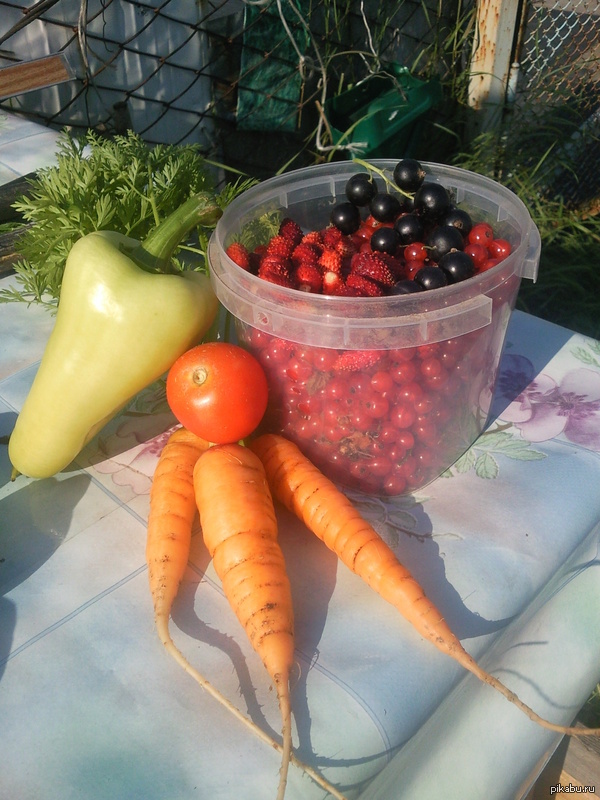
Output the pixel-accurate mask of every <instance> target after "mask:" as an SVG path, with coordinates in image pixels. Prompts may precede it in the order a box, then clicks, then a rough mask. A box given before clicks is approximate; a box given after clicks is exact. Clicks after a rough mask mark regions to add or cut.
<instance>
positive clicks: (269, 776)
mask: <svg viewBox="0 0 600 800" xmlns="http://www.w3.org/2000/svg"><path fill="white" fill-rule="evenodd" d="M10 281H14V277H12V278H5V279H4V282H10ZM51 327H52V318H51V317H50V316H49V315H48V314H47V312H45V311H42V310H41V309H38V308H36V307H33V306H32V307H29V308H28V307H26V306H24V305H15V304H9V305H3V306H0V435H4V436H6V435H8V434H9V433H10V430H11V429H12V425H13V424H14V420H15V417H16V414H17V412H18V410H19V408H20V406H21V404H22V402H23V400H24V398H25V396H26V393H27V390H28V387H29V385H30V384H31V381H32V379H33V375H34V373H35V370H36V368H37V364H38V361H39V358H40V356H41V353H42V350H43V346H44V343H45V341H46V338H47V336H48V334H49V332H50V329H51ZM489 402H490V403H491V408H492V418H491V419H492V421H491V422H490V424H489V425H488V427H487V429H486V431H485V432H484V433H483V434H482V435H481V436H480V438H479V439H478V440H477V441H476V443H475V444H474V445H473V447H472V448H471V449H470V450H469V451H468V452H467V453H466V454H465V455H464V456H463V457H462V458H461V459H460V460H459V461H458V462H457V463H456V464H455V465H454V466H453V467H452V468H451V469H450V470H448V472H447V474H446V475H444V476H442V477H440V478H439V479H438V480H436V481H435V482H434V483H432V484H430V485H429V486H427V487H426V488H425V489H423V490H421V491H420V492H419V493H418V494H415V495H411V496H408V497H403V498H399V499H396V500H390V501H387V502H383V501H380V500H367V499H365V498H364V497H359V496H356V497H353V499H354V500H355V502H356V503H357V504H358V505H359V506H360V508H361V510H362V511H363V513H364V514H365V515H366V516H367V517H369V518H370V519H371V520H372V521H373V524H374V525H375V527H376V528H377V529H378V530H379V532H380V533H381V534H382V536H384V538H386V540H387V541H388V542H389V543H390V544H391V545H392V547H393V548H394V549H395V550H396V552H397V553H398V555H399V557H400V558H401V559H402V560H403V561H404V562H405V563H406V564H407V566H408V567H409V568H410V569H411V570H412V571H413V572H414V573H415V575H416V576H417V578H418V579H419V580H420V581H421V582H422V583H423V585H424V586H425V589H426V591H427V593H428V594H429V595H430V596H431V597H432V599H433V600H434V602H435V603H436V604H437V605H438V606H439V607H440V608H441V609H442V610H443V612H444V614H445V616H446V618H447V620H448V622H449V623H450V625H451V626H452V627H453V628H454V629H455V630H456V632H457V633H458V634H459V636H460V637H461V639H462V641H463V643H464V645H465V647H466V648H467V649H468V650H469V651H470V652H471V653H472V654H473V655H475V656H476V657H477V658H480V659H481V660H482V662H483V664H484V666H486V667H487V668H489V669H490V670H492V671H493V672H494V673H495V674H497V675H498V676H499V677H500V678H501V679H503V680H504V681H505V682H506V683H507V684H508V685H509V686H510V687H511V688H513V689H515V690H516V691H517V692H518V693H519V695H520V696H521V697H522V698H523V699H524V700H525V701H526V702H528V703H529V704H530V705H531V706H533V707H534V708H535V710H536V711H538V712H539V713H540V714H542V715H543V716H547V717H549V718H551V719H553V720H554V721H558V722H562V723H564V724H568V723H570V722H571V721H572V719H573V718H574V717H575V715H576V713H577V711H578V709H579V708H580V706H581V705H582V704H583V702H584V701H585V699H586V698H587V696H588V695H589V692H590V691H591V689H592V687H593V686H594V685H595V682H596V681H597V680H598V679H599V678H600V667H599V664H600V628H599V626H598V625H597V618H598V613H599V611H600V575H599V572H598V563H599V561H598V535H599V532H600V496H599V493H598V487H599V486H600V344H599V343H598V342H596V341H593V340H590V339H587V338H585V337H583V336H579V335H575V334H573V333H571V332H570V331H567V330H565V329H563V328H558V327H556V326H553V325H551V324H549V323H545V322H542V321H540V320H538V319H535V318H534V317H531V316H528V315H525V314H522V313H518V312H517V313H515V314H514V315H513V318H512V320H511V323H510V327H509V333H508V340H507V345H506V349H505V353H504V357H503V360H502V366H501V375H500V382H499V388H498V392H497V393H496V395H495V397H494V398H489ZM65 413H68V409H66V412H65ZM174 424H175V422H174V419H173V417H172V416H171V414H170V412H169V410H168V408H167V406H166V403H165V397H164V388H163V386H162V384H161V382H158V383H157V384H155V385H153V386H152V387H150V388H149V389H148V390H147V391H145V392H143V393H142V394H140V395H139V396H138V397H137V398H136V400H135V401H134V403H133V404H132V405H131V406H130V407H129V408H127V409H126V410H125V411H124V412H123V413H122V414H121V415H120V416H119V417H118V418H116V419H115V420H113V421H112V422H111V423H110V424H109V425H108V426H107V427H106V428H105V429H104V430H103V431H102V432H101V433H100V435H99V436H98V438H97V439H96V440H94V441H93V442H92V443H90V445H89V446H88V447H87V448H86V449H85V450H84V451H83V452H82V454H81V455H80V457H79V458H78V459H77V462H76V463H74V464H72V465H71V466H70V467H69V468H68V469H66V470H65V471H64V472H63V473H61V474H60V475H57V476H56V477H55V478H51V479H48V480H44V481H32V480H29V479H26V478H24V477H19V478H18V479H17V480H15V481H14V482H11V481H10V465H9V462H8V456H7V451H6V447H5V446H2V447H0V590H1V596H0V719H1V720H2V725H1V726H0V751H1V752H2V754H3V759H2V761H3V766H2V769H1V770H0V796H2V797H19V798H20V800H30V799H31V800H33V798H36V800H37V798H40V797H43V798H44V800H71V799H73V800H74V798H82V797H85V798H86V800H109V798H110V800H113V799H114V798H115V797H119V798H121V797H122V798H144V800H165V798H169V800H189V799H190V798H193V797H199V798H211V799H212V798H216V799H217V800H219V799H220V798H222V799H223V800H230V799H231V800H234V799H235V800H237V798H241V797H243V798H244V800H259V798H260V800H263V799H264V798H265V797H270V796H274V790H275V785H276V778H277V770H278V766H279V757H278V755H277V754H276V753H275V752H271V751H270V749H269V748H268V747H266V746H265V745H264V744H263V743H262V742H259V741H258V740H256V741H255V740H254V739H253V738H252V737H251V736H250V735H249V734H248V733H246V731H245V730H244V729H243V727H242V726H241V725H240V724H239V722H237V720H235V719H233V718H231V717H230V715H229V714H228V712H226V711H223V710H222V709H221V708H220V707H219V706H217V704H216V703H215V702H214V700H213V699H212V698H210V697H208V696H207V695H206V694H205V693H203V692H202V690H200V689H199V687H198V686H197V685H196V684H195V683H194V682H193V681H191V679H190V678H189V677H188V676H187V675H186V674H185V673H184V672H183V671H182V670H181V669H180V668H179V667H178V666H177V665H176V664H175V663H174V662H173V661H172V660H171V659H169V657H168V656H167V655H166V653H165V652H164V651H163V648H162V647H161V645H160V642H159V640H158V637H157V636H156V634H155V631H154V628H153V620H152V611H151V603H150V598H149V593H148V587H147V576H146V568H145V563H144V547H145V523H146V519H147V513H148V492H149V487H150V481H151V476H152V474H153V470H154V467H155V464H156V460H157V458H158V454H159V452H160V449H161V447H162V445H163V444H164V441H165V439H166V436H167V433H168V431H169V430H171V429H172V427H173V426H174ZM279 521H280V528H281V542H282V547H283V548H284V552H285V556H286V561H287V563H288V565H289V570H290V576H291V580H292V589H293V594H294V602H295V610H296V630H297V662H298V674H297V676H296V678H295V682H294V697H293V702H294V725H295V727H294V743H295V747H296V749H297V752H298V755H299V756H300V757H301V758H303V759H304V760H305V761H307V762H309V763H310V764H311V765H313V766H314V767H315V768H316V769H318V770H320V771H321V772H322V773H323V774H324V775H326V777H327V778H328V780H330V781H331V782H333V783H334V784H336V785H337V786H339V788H340V789H341V790H342V791H343V792H344V793H345V795H346V796H347V797H348V798H359V797H360V798H363V799H365V800H391V799H392V798H402V800H408V799H409V798H410V799H411V800H412V798H415V800H417V798H418V800H429V799H430V800H438V798H440V797H444V798H461V800H465V799H468V798H473V800H481V798H482V797H486V798H488V799H492V798H497V799H498V800H508V798H519V797H522V796H523V795H524V794H525V792H526V790H527V789H528V787H529V786H530V785H531V783H532V781H533V780H534V779H535V777H536V776H537V774H538V773H539V771H540V770H541V768H542V767H543V765H544V763H545V760H546V759H547V758H548V757H549V755H550V754H551V753H552V751H553V749H554V748H555V747H556V745H557V743H558V740H559V737H558V736H557V735H555V734H552V733H550V732H547V731H545V730H541V729H540V728H538V726H536V725H535V724H534V723H532V722H530V721H529V720H528V719H526V718H525V717H524V715H523V714H521V712H519V711H518V710H516V709H514V708H513V707H512V706H510V704H509V703H507V701H506V700H504V698H502V697H500V696H499V695H497V694H496V693H495V692H494V691H493V690H491V689H489V687H486V686H481V685H480V684H479V683H478V682H477V681H476V679H474V678H472V676H465V674H464V672H463V671H462V670H461V668H460V667H458V666H455V665H454V663H453V662H451V661H450V660H449V659H448V658H446V657H444V656H443V655H441V654H439V653H437V651H434V650H433V648H432V647H431V646H430V645H428V644H427V643H425V642H423V641H422V640H420V638H419V637H418V636H416V635H415V634H414V632H413V631H412V630H411V629H410V628H409V626H408V625H407V624H405V623H404V621H403V620H401V619H399V618H398V615H397V613H396V612H395V611H394V610H393V609H392V608H391V607H388V606H387V605H386V604H385V603H383V602H382V601H380V600H379V599H378V598H377V597H375V596H373V594H372V593H371V592H370V591H369V590H368V588H367V587H366V586H364V585H363V584H362V583H361V582H360V581H359V580H358V579H356V578H355V577H354V576H353V575H352V574H350V573H349V571H348V570H346V569H345V568H342V567H340V566H339V565H338V563H337V561H336V559H335V557H333V556H332V555H331V554H330V553H329V552H328V551H326V550H325V549H324V547H323V546H322V544H321V543H320V542H318V541H317V540H316V539H314V537H310V536H309V535H308V534H307V532H306V531H305V529H304V528H303V527H302V526H301V525H300V524H299V523H297V522H295V521H294V520H292V518H291V517H290V516H289V515H287V514H286V513H285V512H283V511H282V510H279ZM193 542H194V545H193V552H192V555H191V558H190V564H189V569H188V572H187V574H186V577H185V580H184V583H183V585H182V587H181V592H180V596H179V599H178V602H177V604H176V607H175V609H174V612H173V620H172V631H173V635H174V638H175V641H176V643H177V644H178V646H179V647H180V648H181V649H182V650H183V652H184V653H185V654H186V655H187V656H188V657H189V658H190V659H191V661H192V662H193V663H194V665H195V666H197V667H198V668H200V669H201V671H202V672H203V673H204V674H205V675H206V677H207V678H208V679H209V680H211V681H212V682H214V683H215V684H216V685H217V686H218V688H219V689H220V690H221V691H222V692H223V693H224V694H225V695H226V696H227V697H229V698H230V699H231V700H232V701H233V702H234V703H236V704H237V705H238V706H239V708H240V709H241V710H242V711H243V712H244V713H246V714H248V715H249V716H250V717H252V719H254V720H255V722H257V724H259V725H261V726H262V727H263V728H264V729H265V730H267V731H269V732H270V733H272V734H274V735H277V731H278V730H279V721H278V714H277V709H276V704H275V700H274V696H273V693H272V692H271V691H270V687H269V681H268V679H267V678H266V676H265V675H264V673H263V671H262V667H261V666H260V665H259V663H258V662H257V658H256V656H255V654H254V653H253V652H252V651H251V648H250V647H249V645H248V643H247V642H246V640H245V636H244V634H243V633H242V632H241V630H240V629H239V627H238V623H237V620H235V619H232V614H231V612H230V609H229V607H228V606H227V603H226V601H225V599H224V597H223V594H222V591H221V588H220V585H219V582H218V580H217V579H216V576H215V575H214V572H213V570H212V564H211V563H210V560H209V558H208V556H207V554H206V552H205V550H204V548H203V545H202V541H201V537H200V536H197V535H196V536H194V539H193ZM324 796H325V794H324V792H323V791H322V790H321V789H320V788H319V787H317V786H316V784H314V783H313V782H312V781H311V780H310V779H309V778H307V777H306V776H304V775H302V773H300V771H299V770H296V769H293V770H292V774H291V776H290V785H289V788H288V794H287V797H288V800H311V799H312V798H322V797H324Z"/></svg>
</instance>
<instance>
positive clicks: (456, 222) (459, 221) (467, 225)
mask: <svg viewBox="0 0 600 800" xmlns="http://www.w3.org/2000/svg"><path fill="white" fill-rule="evenodd" d="M440 225H453V226H454V227H455V228H458V230H459V231H460V232H461V233H462V235H463V236H468V235H469V232H470V231H471V228H472V227H473V220H472V219H471V216H470V215H469V214H468V213H467V212H466V211H464V209H462V208H456V206H452V207H451V208H450V210H449V211H448V213H447V214H444V216H443V217H442V219H441V220H440Z"/></svg>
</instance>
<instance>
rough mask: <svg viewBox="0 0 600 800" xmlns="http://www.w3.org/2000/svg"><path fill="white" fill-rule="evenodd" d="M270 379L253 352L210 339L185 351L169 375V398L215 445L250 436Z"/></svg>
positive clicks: (199, 433)
mask: <svg viewBox="0 0 600 800" xmlns="http://www.w3.org/2000/svg"><path fill="white" fill-rule="evenodd" d="M267 395H268V389H267V379H266V376H265V373H264V370H263V368H262V367H261V365H260V364H259V363H258V361H257V360H256V359H255V358H254V356H253V355H251V354H250V353H248V352H247V351H246V350H243V349H242V348H241V347H238V346H237V345H234V344H227V343H225V342H208V343H206V344H200V345H198V346H197V347H193V348H192V349H191V350H188V351H187V352H185V353H184V354H183V355H182V356H180V357H179V358H178V359H177V361H175V363H174V364H173V366H172V367H171V369H170V370H169V374H168V375H167V402H168V403H169V407H170V408H171V411H172V412H173V414H175V416H176V417H177V419H178V421H179V422H180V423H181V424H182V425H183V426H184V428H187V429H188V430H189V431H191V432H192V433H195V434H196V436H200V437H201V438H202V439H206V440H207V441H209V442H213V443H214V444H225V443H228V442H237V441H239V440H240V439H244V438H245V437H246V436H249V435H250V434H251V433H252V432H253V431H254V430H255V428H256V427H257V426H258V424H259V422H260V421H261V419H262V417H263V415H264V413H265V410H266V407H267Z"/></svg>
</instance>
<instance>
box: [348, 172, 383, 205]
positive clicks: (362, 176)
mask: <svg viewBox="0 0 600 800" xmlns="http://www.w3.org/2000/svg"><path fill="white" fill-rule="evenodd" d="M376 194H377V184H376V183H375V181H374V180H373V177H372V176H371V175H369V174H368V173H367V172H357V173H356V175H352V177H351V178H348V181H347V183H346V197H347V198H348V200H349V201H350V202H351V203H354V205H355V206H368V205H369V203H370V202H371V200H372V199H373V198H374V197H375V195H376Z"/></svg>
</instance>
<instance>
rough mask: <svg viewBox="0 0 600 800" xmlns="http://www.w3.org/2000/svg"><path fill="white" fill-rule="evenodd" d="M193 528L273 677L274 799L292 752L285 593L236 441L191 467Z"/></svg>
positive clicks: (260, 479) (257, 486)
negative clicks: (278, 740) (276, 712)
mask: <svg viewBox="0 0 600 800" xmlns="http://www.w3.org/2000/svg"><path fill="white" fill-rule="evenodd" d="M194 488H195V493H196V504H197V506H198V511H199V513H200V526H201V528H202V535H203V537H204V542H205V544H206V546H207V548H208V551H209V553H210V555H211V557H212V559H213V564H214V568H215V571H216V573H217V575H218V576H219V578H220V579H221V582H222V584H223V591H224V592H225V596H226V597H227V599H228V600H229V604H230V605H231V607H232V609H233V610H234V611H235V613H236V616H237V617H238V619H239V621H240V623H241V624H242V626H243V627H244V630H245V631H246V633H247V635H248V638H249V639H250V643H251V644H252V646H253V648H254V649H255V651H256V652H257V653H258V655H259V656H260V658H261V660H262V662H263V664H264V666H265V668H266V670H267V672H268V674H269V675H270V677H271V680H272V681H273V684H274V686H275V689H276V691H277V698H278V700H279V709H280V712H281V718H282V723H283V729H282V737H283V752H282V761H281V770H280V778H279V789H278V793H277V798H278V800H281V799H282V798H283V796H284V794H285V787H286V783H287V773H288V767H289V762H290V756H291V751H292V720H291V696H290V686H289V682H290V672H291V669H292V666H293V663H294V615H293V609H292V593H291V587H290V582H289V579H288V576H287V572H286V568H285V561H284V557H283V553H282V551H281V548H280V546H279V542H278V540H277V519H276V516H275V510H274V508H273V501H272V498H271V493H270V491H269V486H268V484H267V479H266V476H265V472H264V469H263V466H262V464H261V462H260V459H259V458H258V457H257V456H256V455H255V454H254V453H252V452H251V451H250V450H248V448H247V447H243V446H242V445H239V444H225V445H216V446H214V447H211V448H210V450H207V451H206V453H203V455H202V456H201V457H200V458H199V459H198V462H197V464H196V466H195V468H194Z"/></svg>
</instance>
